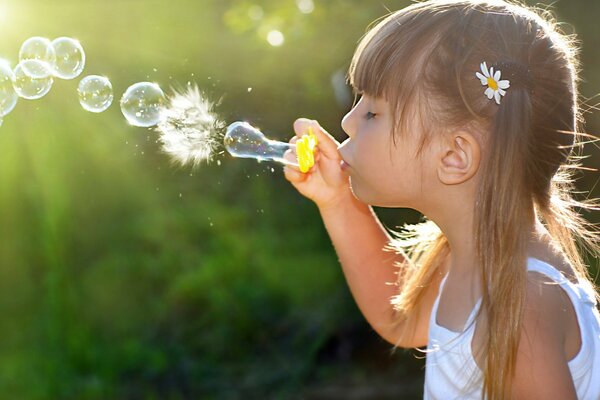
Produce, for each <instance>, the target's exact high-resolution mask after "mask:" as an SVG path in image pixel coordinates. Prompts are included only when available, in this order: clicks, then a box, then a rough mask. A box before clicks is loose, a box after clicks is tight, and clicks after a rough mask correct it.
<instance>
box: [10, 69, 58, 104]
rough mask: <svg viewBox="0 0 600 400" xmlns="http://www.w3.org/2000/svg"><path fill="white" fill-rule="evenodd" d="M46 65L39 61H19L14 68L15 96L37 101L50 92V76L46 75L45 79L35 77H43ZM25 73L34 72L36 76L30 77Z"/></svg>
mask: <svg viewBox="0 0 600 400" xmlns="http://www.w3.org/2000/svg"><path fill="white" fill-rule="evenodd" d="M47 68H49V67H48V65H47V64H46V63H43V62H41V61H39V60H25V61H21V62H20V63H19V64H18V65H17V66H16V67H15V72H14V74H15V82H14V88H15V91H16V92H17V94H18V95H19V96H20V97H22V98H24V99H29V100H34V99H39V98H41V97H44V96H45V95H46V93H48V92H49V91H50V88H51V87H52V83H54V79H52V76H51V75H49V74H47V75H46V77H43V78H38V77H36V76H40V75H39V74H42V75H43V72H42V71H44V70H46V69H47ZM26 71H35V72H36V75H34V76H31V75H29V74H28V73H27V72H26Z"/></svg>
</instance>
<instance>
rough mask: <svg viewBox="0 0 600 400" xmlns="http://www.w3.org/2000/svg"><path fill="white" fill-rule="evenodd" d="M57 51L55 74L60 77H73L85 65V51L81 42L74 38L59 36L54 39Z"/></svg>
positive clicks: (55, 50) (53, 45) (53, 42)
mask: <svg viewBox="0 0 600 400" xmlns="http://www.w3.org/2000/svg"><path fill="white" fill-rule="evenodd" d="M52 47H54V52H55V53H56V63H55V66H54V76H56V77H57V78H60V79H73V78H76V77H78V76H79V74H81V72H82V71H83V68H84V67H85V53H84V51H83V47H81V44H80V43H79V42H78V41H77V40H75V39H72V38H68V37H59V38H58V39H54V40H53V41H52Z"/></svg>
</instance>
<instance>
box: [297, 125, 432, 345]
mask: <svg viewBox="0 0 600 400" xmlns="http://www.w3.org/2000/svg"><path fill="white" fill-rule="evenodd" d="M309 127H311V128H312V130H313V132H314V133H315V135H317V138H318V141H319V144H318V153H317V155H316V158H315V166H314V167H313V168H312V169H311V170H310V171H309V172H308V173H307V174H302V173H300V172H299V171H297V170H296V169H294V168H292V167H289V166H286V167H285V176H286V178H287V179H288V180H289V181H290V182H291V183H292V184H293V185H294V187H295V188H296V189H297V190H298V191H299V192H300V193H301V194H303V195H304V196H306V197H307V198H309V199H311V200H312V201H314V202H315V203H316V205H317V207H318V208H319V211H320V213H321V217H322V218H323V222H324V224H325V228H326V229H327V232H328V233H329V236H330V238H331V241H332V242H333V246H334V248H335V250H336V252H337V255H338V258H339V260H340V263H341V265H342V270H343V272H344V275H345V277H346V281H347V282H348V286H349V287H350V291H351V292H352V295H353V296H354V299H355V301H356V303H357V305H358V307H359V309H360V311H361V312H362V313H363V315H364V316H365V318H366V319H367V321H368V322H369V324H371V326H372V327H373V329H375V331H376V332H377V333H378V334H379V335H381V336H382V337H383V338H384V339H386V340H387V341H389V342H390V343H392V344H394V345H399V346H402V347H420V346H424V345H425V344H427V334H428V329H429V314H430V312H431V306H432V305H433V301H434V299H435V296H436V295H437V289H438V287H439V282H437V283H438V284H434V285H431V288H432V289H431V290H429V292H430V293H427V294H426V295H425V299H424V301H423V302H422V305H421V307H420V309H418V310H417V311H416V312H419V313H420V314H421V316H420V318H418V321H419V322H418V326H416V327H415V335H414V337H413V338H412V340H405V341H403V342H398V339H399V337H400V333H401V329H402V327H401V326H398V325H397V324H394V322H395V321H394V320H395V318H394V310H393V307H392V305H391V303H390V299H391V298H392V297H393V296H395V295H397V294H398V292H397V290H398V289H397V286H396V285H394V283H395V282H396V281H397V279H398V277H397V274H396V273H397V271H398V267H397V266H396V265H395V263H403V262H404V257H402V255H400V254H395V253H393V252H390V251H386V250H384V247H385V246H386V245H387V244H388V243H389V241H390V237H389V235H388V233H387V231H386V230H385V228H384V227H383V226H382V225H381V223H380V222H379V219H378V218H377V216H376V215H375V214H374V212H373V210H372V209H371V207H369V206H368V205H366V204H364V203H362V202H361V201H360V200H358V199H357V198H356V197H354V195H353V194H352V192H351V190H350V185H349V181H348V176H347V175H346V174H344V173H343V171H342V170H341V168H340V161H341V157H340V155H339V152H338V146H339V143H338V142H337V141H336V140H335V139H334V138H333V137H332V136H331V135H329V134H328V133H327V132H326V131H325V130H323V128H321V127H320V125H319V124H318V123H317V122H316V121H311V120H307V119H299V120H297V121H296V123H295V124H294V130H295V132H296V133H297V135H298V136H302V135H303V134H305V133H307V131H308V128H309ZM295 140H297V137H296V138H294V139H292V140H291V142H295ZM434 283H435V282H434Z"/></svg>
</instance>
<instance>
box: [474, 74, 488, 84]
mask: <svg viewBox="0 0 600 400" xmlns="http://www.w3.org/2000/svg"><path fill="white" fill-rule="evenodd" d="M475 75H476V76H477V78H479V79H480V80H481V84H482V85H487V78H486V77H485V76H483V75H481V74H480V73H479V72H475Z"/></svg>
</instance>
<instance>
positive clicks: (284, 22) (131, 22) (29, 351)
mask: <svg viewBox="0 0 600 400" xmlns="http://www.w3.org/2000/svg"><path fill="white" fill-rule="evenodd" d="M298 4H300V3H298V2H295V1H291V0H289V1H285V2H281V1H275V0H264V1H248V0H228V1H217V0H201V1H200V0H197V1H193V0H176V1H173V2H169V3H168V2H165V1H157V0H143V1H142V0H110V1H106V0H86V1H76V0H56V1H53V2H46V1H42V0H19V1H17V0H9V1H5V2H3V3H0V22H1V24H0V32H1V34H2V38H3V40H2V41H1V42H0V54H1V55H2V56H3V57H4V58H6V59H8V60H9V61H11V62H12V63H13V64H14V61H15V60H16V58H17V54H18V50H19V47H20V44H21V43H22V42H23V41H24V40H25V39H27V38H28V37H30V36H46V37H49V38H54V37H58V36H72V37H76V38H78V39H79V40H80V41H81V42H82V44H83V46H84V48H85V49H86V52H87V57H88V61H87V66H86V70H85V72H84V75H87V74H103V75H106V76H108V77H109V78H110V79H111V81H112V83H113V87H114V89H115V104H113V106H112V107H111V108H110V109H109V110H108V111H106V112H104V113H102V114H98V115H96V114H91V113H87V112H85V111H84V110H83V109H81V107H80V106H79V104H78V101H77V96H76V87H77V83H78V79H77V80H73V81H60V80H58V81H56V82H55V84H54V87H53V89H52V90H51V92H50V93H49V94H48V95H47V96H46V97H44V98H43V99H41V100H37V101H27V100H22V99H21V100H20V101H19V103H18V105H17V108H16V109H15V110H14V111H13V112H12V113H11V114H10V115H8V116H7V117H6V118H5V120H4V125H3V126H2V127H1V128H0V149H1V151H2V153H1V156H0V313H1V317H0V332H1V333H2V340H0V393H2V394H0V398H11V399H14V398H20V399H105V398H135V399H137V398H146V399H158V398H161V399H163V398H165V399H182V398H298V397H300V396H302V390H303V388H304V387H306V385H307V384H308V383H309V382H310V381H312V380H315V379H317V378H319V377H335V372H331V371H330V370H327V366H328V365H329V363H328V362H325V361H324V360H325V359H329V360H331V359H333V360H335V359H340V360H342V361H349V360H350V361H352V360H354V361H355V362H357V363H358V364H357V369H355V370H352V371H349V370H348V369H347V367H344V368H346V369H344V373H345V374H348V375H347V376H350V374H354V375H353V376H358V377H359V378H357V379H358V380H360V379H363V380H364V379H365V378H364V373H362V375H361V373H360V372H357V371H360V370H361V368H363V369H365V368H371V366H369V367H367V366H368V365H371V364H369V362H368V361H365V359H363V361H356V359H355V358H353V356H352V354H350V355H348V354H347V353H348V350H346V351H345V350H344V348H343V347H344V345H343V344H344V343H346V347H348V346H350V352H351V353H352V351H353V350H352V349H353V347H352V341H351V340H350V341H348V340H349V339H347V336H348V335H350V336H354V337H356V338H360V340H365V341H367V342H369V343H371V344H373V343H374V346H375V348H376V349H377V350H375V351H374V353H372V354H370V355H369V356H368V357H371V358H382V359H387V360H388V362H392V363H395V362H397V363H400V364H402V363H404V364H406V365H408V366H406V367H402V368H404V369H402V368H401V369H397V368H396V369H393V371H394V372H395V373H398V374H400V375H401V374H403V373H408V371H410V370H411V368H413V369H414V368H416V369H417V370H418V368H420V365H421V362H420V361H418V360H414V358H413V357H412V356H411V355H404V356H403V355H396V356H391V355H388V354H387V353H386V352H387V349H389V346H387V345H383V344H381V343H379V342H378V341H377V340H378V339H376V338H375V335H374V333H373V332H371V330H370V328H369V327H368V326H367V325H366V323H365V322H364V320H363V319H362V317H361V315H360V313H359V312H358V310H357V308H356V306H355V305H354V303H353V300H352V298H351V296H350V294H349V292H348V290H347V288H346V285H345V282H344V278H343V276H342V274H341V272H340V270H339V267H338V265H337V260H336V256H335V254H334V252H333V249H332V248H331V245H330V242H329V239H328V237H327V235H326V233H325V231H324V229H323V227H322V224H321V221H320V219H319V216H318V213H317V211H316V209H315V208H314V206H313V205H312V204H311V203H310V202H308V201H307V200H305V199H304V198H301V197H300V196H299V195H298V194H297V193H296V192H295V190H293V189H292V188H291V187H290V186H289V185H288V184H287V183H286V182H285V181H284V179H283V177H282V173H281V167H280V166H278V165H271V164H259V163H255V162H253V161H250V160H241V159H232V158H229V157H227V156H226V155H222V156H220V157H219V159H220V160H222V162H221V163H220V164H217V163H213V164H210V165H202V166H201V167H199V168H197V169H195V170H191V169H189V168H179V167H174V166H173V165H172V164H170V162H169V160H168V158H167V156H165V155H164V154H161V152H160V150H159V148H158V145H157V144H156V141H155V140H156V136H155V133H153V132H152V131H150V130H145V129H141V128H134V127H130V126H128V125H127V124H126V123H125V120H124V118H123V117H122V115H121V114H120V110H119V108H118V99H119V98H120V95H121V93H123V91H124V90H125V89H126V87H127V86H129V85H130V84H132V83H134V82H138V81H143V80H151V81H155V82H157V83H159V84H160V85H161V86H162V87H163V88H165V89H167V88H169V87H170V86H172V87H183V86H185V85H186V83H187V82H188V81H192V82H196V83H198V84H199V85H200V87H201V88H202V89H203V90H204V91H205V92H206V94H207V96H209V97H210V98H212V99H214V100H215V101H218V100H220V104H219V106H218V111H219V113H220V115H221V116H222V118H223V119H224V120H226V121H234V120H237V119H245V120H248V121H250V122H252V123H253V124H256V125H258V126H260V127H261V128H263V129H264V130H265V132H268V133H269V135H270V136H271V137H273V138H278V139H282V140H284V139H287V138H288V137H289V136H291V132H292V130H291V123H292V121H293V120H294V119H295V118H297V117H299V116H307V117H310V118H316V119H319V120H320V121H321V122H322V124H323V125H324V126H326V127H328V128H329V129H330V131H331V132H332V133H333V134H334V135H336V136H337V137H338V138H339V139H343V134H341V130H340V128H339V121H340V119H341V117H342V116H343V114H344V113H345V112H346V111H347V106H346V105H344V104H338V103H336V98H335V94H334V91H333V89H332V85H331V78H332V75H334V74H335V73H336V72H337V73H338V74H339V73H340V71H341V72H342V73H343V72H344V71H345V69H346V68H347V66H348V63H349V60H350V57H351V55H352V52H353V49H354V46H355V45H356V42H357V41H358V39H359V38H360V37H361V36H362V34H363V33H364V32H365V29H366V27H367V25H368V24H369V23H370V22H371V21H373V20H374V19H375V18H377V17H379V16H381V15H383V14H385V13H386V12H387V10H386V7H387V8H389V9H391V10H393V9H397V8H400V7H403V6H405V5H407V4H408V1H386V2H381V1H359V0H344V1H342V0H329V1H318V0H315V2H314V10H313V11H312V12H311V13H306V14H305V13H301V12H300V11H299V7H298ZM302 5H303V6H307V4H306V2H304V3H303V4H301V6H302ZM567 5H568V6H567ZM556 10H557V12H558V14H559V16H560V18H561V20H564V21H566V22H568V23H570V24H572V25H573V26H574V27H575V28H576V29H575V31H576V32H577V33H579V35H580V39H582V41H583V53H582V60H583V67H584V70H583V77H584V81H583V83H582V86H581V88H582V92H583V94H584V95H585V96H588V97H591V96H593V95H594V94H595V93H597V92H598V91H599V88H600V73H599V72H598V71H600V57H598V55H597V53H596V52H594V51H593V49H595V48H597V47H598V45H599V44H600V43H598V41H599V40H600V28H599V27H598V25H597V24H596V23H595V22H596V21H595V16H597V15H598V13H599V12H600V4H599V3H596V2H588V1H583V0H580V1H574V0H570V1H569V2H568V3H567V2H566V1H563V2H558V3H557V4H556ZM274 29H276V30H279V31H281V32H282V33H283V35H284V37H285V43H284V44H283V46H281V47H273V46H270V45H269V44H268V43H267V41H266V37H267V35H268V32H269V31H271V30H274ZM167 91H168V89H167ZM588 121H589V123H588V130H589V131H591V132H594V131H597V130H598V128H599V127H600V123H599V120H598V113H596V114H592V115H591V116H590V117H589V119H588ZM587 152H588V154H592V157H591V158H590V159H588V160H587V162H586V165H587V166H588V167H594V168H597V167H598V165H597V164H598V159H599V158H598V152H597V149H596V148H592V147H589V146H588V149H587ZM594 164H595V165H594ZM596 180H597V176H596V173H592V172H590V173H588V174H586V175H585V176H583V178H582V179H581V181H580V183H579V184H580V186H581V187H582V189H586V190H589V189H590V188H592V187H593V186H594V184H595V182H596ZM592 196H593V197H597V196H598V193H597V190H596V191H595V192H593V193H592ZM378 213H379V214H380V216H381V217H382V219H383V220H384V222H385V223H386V224H387V225H388V226H390V227H394V226H398V225H400V224H401V223H403V222H406V221H409V222H416V221H418V219H419V215H417V214H416V213H415V212H412V211H410V210H378ZM586 217H588V218H589V219H590V220H594V218H595V219H596V220H597V216H591V215H586ZM591 262H592V264H593V266H594V268H596V260H591ZM345 336H346V338H344V337H345ZM378 343H379V345H380V347H377V344H378ZM344 351H345V353H344ZM377 352H379V353H377ZM344 354H346V355H345V356H344ZM368 357H367V358H368ZM333 364H335V363H333ZM411 365H412V366H411ZM361 376H362V378H360V377H361ZM395 379H401V377H400V376H398V377H396V378H395ZM417 381H418V378H417ZM417 384H418V382H417Z"/></svg>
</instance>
